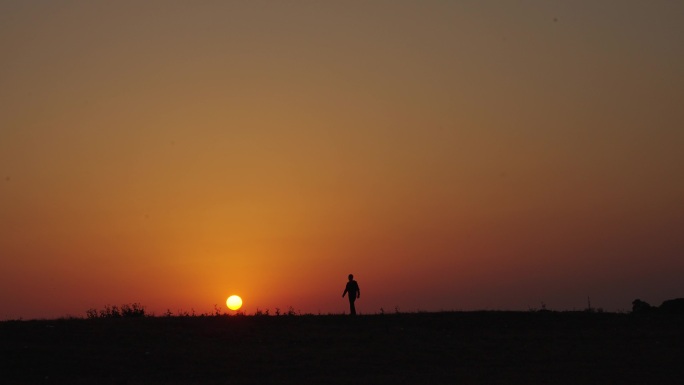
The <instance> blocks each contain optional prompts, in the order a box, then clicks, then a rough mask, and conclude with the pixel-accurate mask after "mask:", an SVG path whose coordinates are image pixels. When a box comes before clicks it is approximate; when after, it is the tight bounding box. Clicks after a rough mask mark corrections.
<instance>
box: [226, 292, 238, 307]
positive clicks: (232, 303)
mask: <svg viewBox="0 0 684 385" xmlns="http://www.w3.org/2000/svg"><path fill="white" fill-rule="evenodd" d="M226 305H228V309H230V310H237V309H239V308H241V307H242V298H240V297H239V296H237V295H231V296H230V297H228V299H227V300H226Z"/></svg>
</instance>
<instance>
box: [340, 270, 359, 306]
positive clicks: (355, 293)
mask: <svg viewBox="0 0 684 385" xmlns="http://www.w3.org/2000/svg"><path fill="white" fill-rule="evenodd" d="M347 293H349V297H348V298H349V313H350V314H351V315H356V307H355V306H354V301H356V299H357V298H360V297H361V289H359V284H358V282H356V281H354V274H349V282H347V286H346V287H345V288H344V292H343V293H342V298H344V295H345V294H347Z"/></svg>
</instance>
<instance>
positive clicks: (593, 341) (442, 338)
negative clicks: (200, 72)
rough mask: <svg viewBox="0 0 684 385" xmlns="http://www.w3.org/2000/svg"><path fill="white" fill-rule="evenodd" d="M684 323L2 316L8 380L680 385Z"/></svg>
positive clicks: (2, 357)
mask: <svg viewBox="0 0 684 385" xmlns="http://www.w3.org/2000/svg"><path fill="white" fill-rule="evenodd" d="M682 321H684V319H683V318H681V317H667V316H662V315H649V316H637V315H630V314H612V313H584V312H443V313H411V314H391V315H387V314H385V315H370V316H359V317H355V318H352V317H348V316H335V315H331V316H278V317H276V316H203V317H143V318H116V319H113V318H99V319H64V320H42V321H6V322H0V382H2V383H7V384H50V383H53V384H54V383H62V384H265V383H266V384H268V383H278V384H302V383H310V384H316V383H321V384H358V383H366V384H373V383H375V384H680V383H682V378H683V375H684V369H683V368H682V362H684V360H683V359H684V322H682Z"/></svg>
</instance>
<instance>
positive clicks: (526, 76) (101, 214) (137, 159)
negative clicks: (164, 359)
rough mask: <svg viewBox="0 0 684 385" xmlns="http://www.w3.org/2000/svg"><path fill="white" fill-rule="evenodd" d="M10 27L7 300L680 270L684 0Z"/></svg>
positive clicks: (590, 281)
mask: <svg viewBox="0 0 684 385" xmlns="http://www.w3.org/2000/svg"><path fill="white" fill-rule="evenodd" d="M0 55H1V56H2V60H1V61H0V320H16V319H25V320H28V319H44V318H48V319H50V318H59V317H66V316H75V317H85V316H86V311H87V310H88V309H93V308H95V309H101V308H103V307H105V306H108V305H121V304H133V303H135V304H142V305H143V306H144V307H145V310H146V312H147V314H154V315H162V314H164V313H165V312H168V311H171V312H172V313H179V312H189V313H191V312H196V313H213V312H214V311H215V306H216V307H218V309H220V310H222V311H223V312H224V313H229V314H231V315H232V314H235V313H236V312H238V311H239V312H242V313H244V314H247V315H250V314H254V313H255V312H257V310H259V311H260V312H261V311H266V310H267V309H268V310H270V314H273V313H274V311H275V309H279V311H280V312H287V311H288V310H289V309H291V310H293V311H295V312H296V313H297V314H331V313H332V314H342V313H345V312H347V313H348V312H349V306H350V303H349V301H348V298H341V297H340V294H341V293H342V290H344V288H345V284H346V283H347V277H348V275H349V274H353V276H354V279H356V280H358V283H359V286H360V287H361V288H362V289H363V295H361V296H360V297H359V298H358V299H357V300H356V302H355V306H356V311H357V312H358V313H359V314H361V315H364V314H365V315H367V314H379V313H394V312H397V311H401V312H417V311H426V312H440V311H447V310H455V311H459V310H460V311H470V310H515V311H528V310H530V309H540V308H542V307H544V308H548V309H552V310H584V309H586V308H587V307H593V308H595V309H599V308H600V309H603V310H605V311H610V312H629V311H630V310H631V308H632V301H633V300H635V299H637V298H639V299H641V300H643V301H646V302H648V303H650V304H652V305H655V306H657V305H659V304H661V303H662V302H663V301H665V300H668V299H672V298H678V297H684V2H682V1H666V0H653V1H641V0H638V1H637V0H605V1H556V0H551V1H549V0H543V1H542V0H529V1H476V0H464V1H437V0H430V1H401V0H399V1H337V2H336V1H321V2H316V1H291V2H283V1H177V0H169V1H128V0H122V1H19V0H0ZM232 295H237V296H239V298H238V299H240V298H241V302H240V304H241V307H240V306H239V305H235V306H237V308H236V309H239V310H235V311H233V310H229V309H228V307H227V305H226V304H227V302H226V301H227V299H228V297H229V296H232Z"/></svg>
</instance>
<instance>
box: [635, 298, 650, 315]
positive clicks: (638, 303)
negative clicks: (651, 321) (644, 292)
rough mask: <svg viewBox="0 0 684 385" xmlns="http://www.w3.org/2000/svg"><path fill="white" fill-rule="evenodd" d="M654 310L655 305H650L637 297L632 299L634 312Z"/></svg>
mask: <svg viewBox="0 0 684 385" xmlns="http://www.w3.org/2000/svg"><path fill="white" fill-rule="evenodd" d="M653 310H654V307H653V306H651V305H649V304H648V303H647V302H644V301H642V300H640V299H635V300H634V301H632V313H635V314H643V313H650V312H652V311H653Z"/></svg>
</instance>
